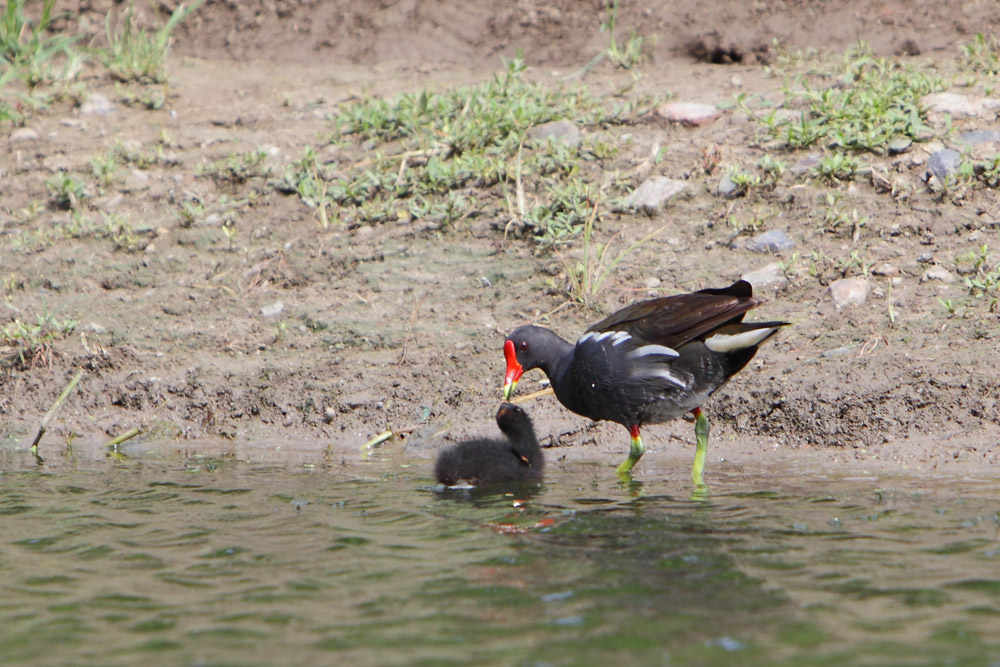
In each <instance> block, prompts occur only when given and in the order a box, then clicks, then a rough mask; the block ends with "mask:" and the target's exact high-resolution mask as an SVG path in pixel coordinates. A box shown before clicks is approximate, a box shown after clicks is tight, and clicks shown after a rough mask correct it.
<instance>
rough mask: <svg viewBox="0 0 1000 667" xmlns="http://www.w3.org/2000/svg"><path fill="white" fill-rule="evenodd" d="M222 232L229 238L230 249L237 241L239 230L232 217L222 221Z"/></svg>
mask: <svg viewBox="0 0 1000 667" xmlns="http://www.w3.org/2000/svg"><path fill="white" fill-rule="evenodd" d="M222 233H223V234H225V235H226V239H228V240H229V249H230V250H232V249H233V245H234V244H235V243H236V235H237V234H238V233H239V230H238V229H236V223H235V222H233V221H232V220H231V219H226V220H224V221H223V223H222Z"/></svg>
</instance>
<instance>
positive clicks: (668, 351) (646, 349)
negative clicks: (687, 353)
mask: <svg viewBox="0 0 1000 667" xmlns="http://www.w3.org/2000/svg"><path fill="white" fill-rule="evenodd" d="M653 355H656V356H661V357H677V356H680V355H678V354H677V350H674V349H672V348H669V347H667V346H666V345H643V346H642V347H637V348H635V349H634V350H632V351H631V352H629V353H628V358H629V359H638V358H639V357H649V356H653Z"/></svg>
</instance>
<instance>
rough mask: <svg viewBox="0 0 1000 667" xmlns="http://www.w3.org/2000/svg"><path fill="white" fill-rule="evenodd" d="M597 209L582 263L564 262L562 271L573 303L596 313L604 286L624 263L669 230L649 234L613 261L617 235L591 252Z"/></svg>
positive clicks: (586, 237)
mask: <svg viewBox="0 0 1000 667" xmlns="http://www.w3.org/2000/svg"><path fill="white" fill-rule="evenodd" d="M597 208H598V205H597V204H594V207H593V209H592V210H591V213H590V215H589V216H588V217H587V220H586V222H585V223H584V226H583V259H582V260H581V261H578V262H572V261H570V260H568V259H563V267H564V269H565V271H566V277H567V278H568V280H569V296H570V298H571V299H572V300H573V301H574V302H576V303H577V304H579V305H581V306H583V307H584V308H586V309H587V310H594V309H595V308H596V307H597V304H598V301H597V298H598V296H599V295H600V293H601V291H602V290H603V286H604V282H605V281H606V280H607V279H608V277H609V276H610V275H611V274H612V273H613V272H614V270H615V269H616V268H617V267H618V265H619V264H620V263H621V262H622V260H623V259H625V258H626V257H628V256H629V255H630V254H632V253H633V252H634V251H635V250H636V249H638V248H640V247H642V246H643V245H645V244H646V243H647V242H648V241H650V240H651V239H652V238H654V237H655V236H656V235H657V234H660V233H661V232H662V231H663V230H665V229H666V228H667V226H663V227H660V228H659V229H657V230H655V231H653V232H651V233H649V234H647V235H646V236H644V237H642V238H641V239H639V240H638V241H636V242H635V243H633V244H632V245H630V246H628V247H627V248H625V249H624V250H622V251H621V252H619V253H618V254H617V255H615V256H614V258H613V259H612V258H611V256H610V250H611V246H612V244H614V241H615V239H616V238H617V236H618V235H617V234H615V235H614V236H612V237H611V239H610V240H609V241H608V242H607V243H606V244H604V245H603V246H602V245H600V244H598V245H597V246H596V247H595V248H593V249H592V248H591V245H590V242H591V238H592V236H593V231H594V221H595V219H596V218H597Z"/></svg>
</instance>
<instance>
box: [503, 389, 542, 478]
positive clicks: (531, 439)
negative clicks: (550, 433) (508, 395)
mask: <svg viewBox="0 0 1000 667" xmlns="http://www.w3.org/2000/svg"><path fill="white" fill-rule="evenodd" d="M496 419H497V426H499V427H500V431H501V432H503V434H504V435H505V436H507V440H508V441H509V442H510V447H511V450H512V451H513V452H514V454H515V456H517V457H518V458H519V459H520V460H521V462H522V463H523V464H524V465H526V466H529V467H536V468H541V466H542V465H543V457H542V448H541V446H540V445H539V444H538V436H536V435H535V427H534V424H532V423H531V417H529V416H528V413H527V412H525V411H524V410H523V409H521V408H520V407H518V406H516V405H514V404H513V403H501V404H500V409H499V410H497V417H496Z"/></svg>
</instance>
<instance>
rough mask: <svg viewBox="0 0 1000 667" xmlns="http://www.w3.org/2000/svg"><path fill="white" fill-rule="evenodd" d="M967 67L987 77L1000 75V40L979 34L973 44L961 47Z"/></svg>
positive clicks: (994, 36)
mask: <svg viewBox="0 0 1000 667" xmlns="http://www.w3.org/2000/svg"><path fill="white" fill-rule="evenodd" d="M961 50H962V58H963V60H964V64H965V66H966V67H968V68H969V69H971V70H972V71H974V72H979V73H980V74H985V75H987V76H996V75H997V74H1000V39H998V38H997V36H996V35H989V36H987V35H984V34H983V33H981V32H977V33H976V36H975V37H974V38H973V40H972V43H971V44H964V45H962V47H961Z"/></svg>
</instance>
